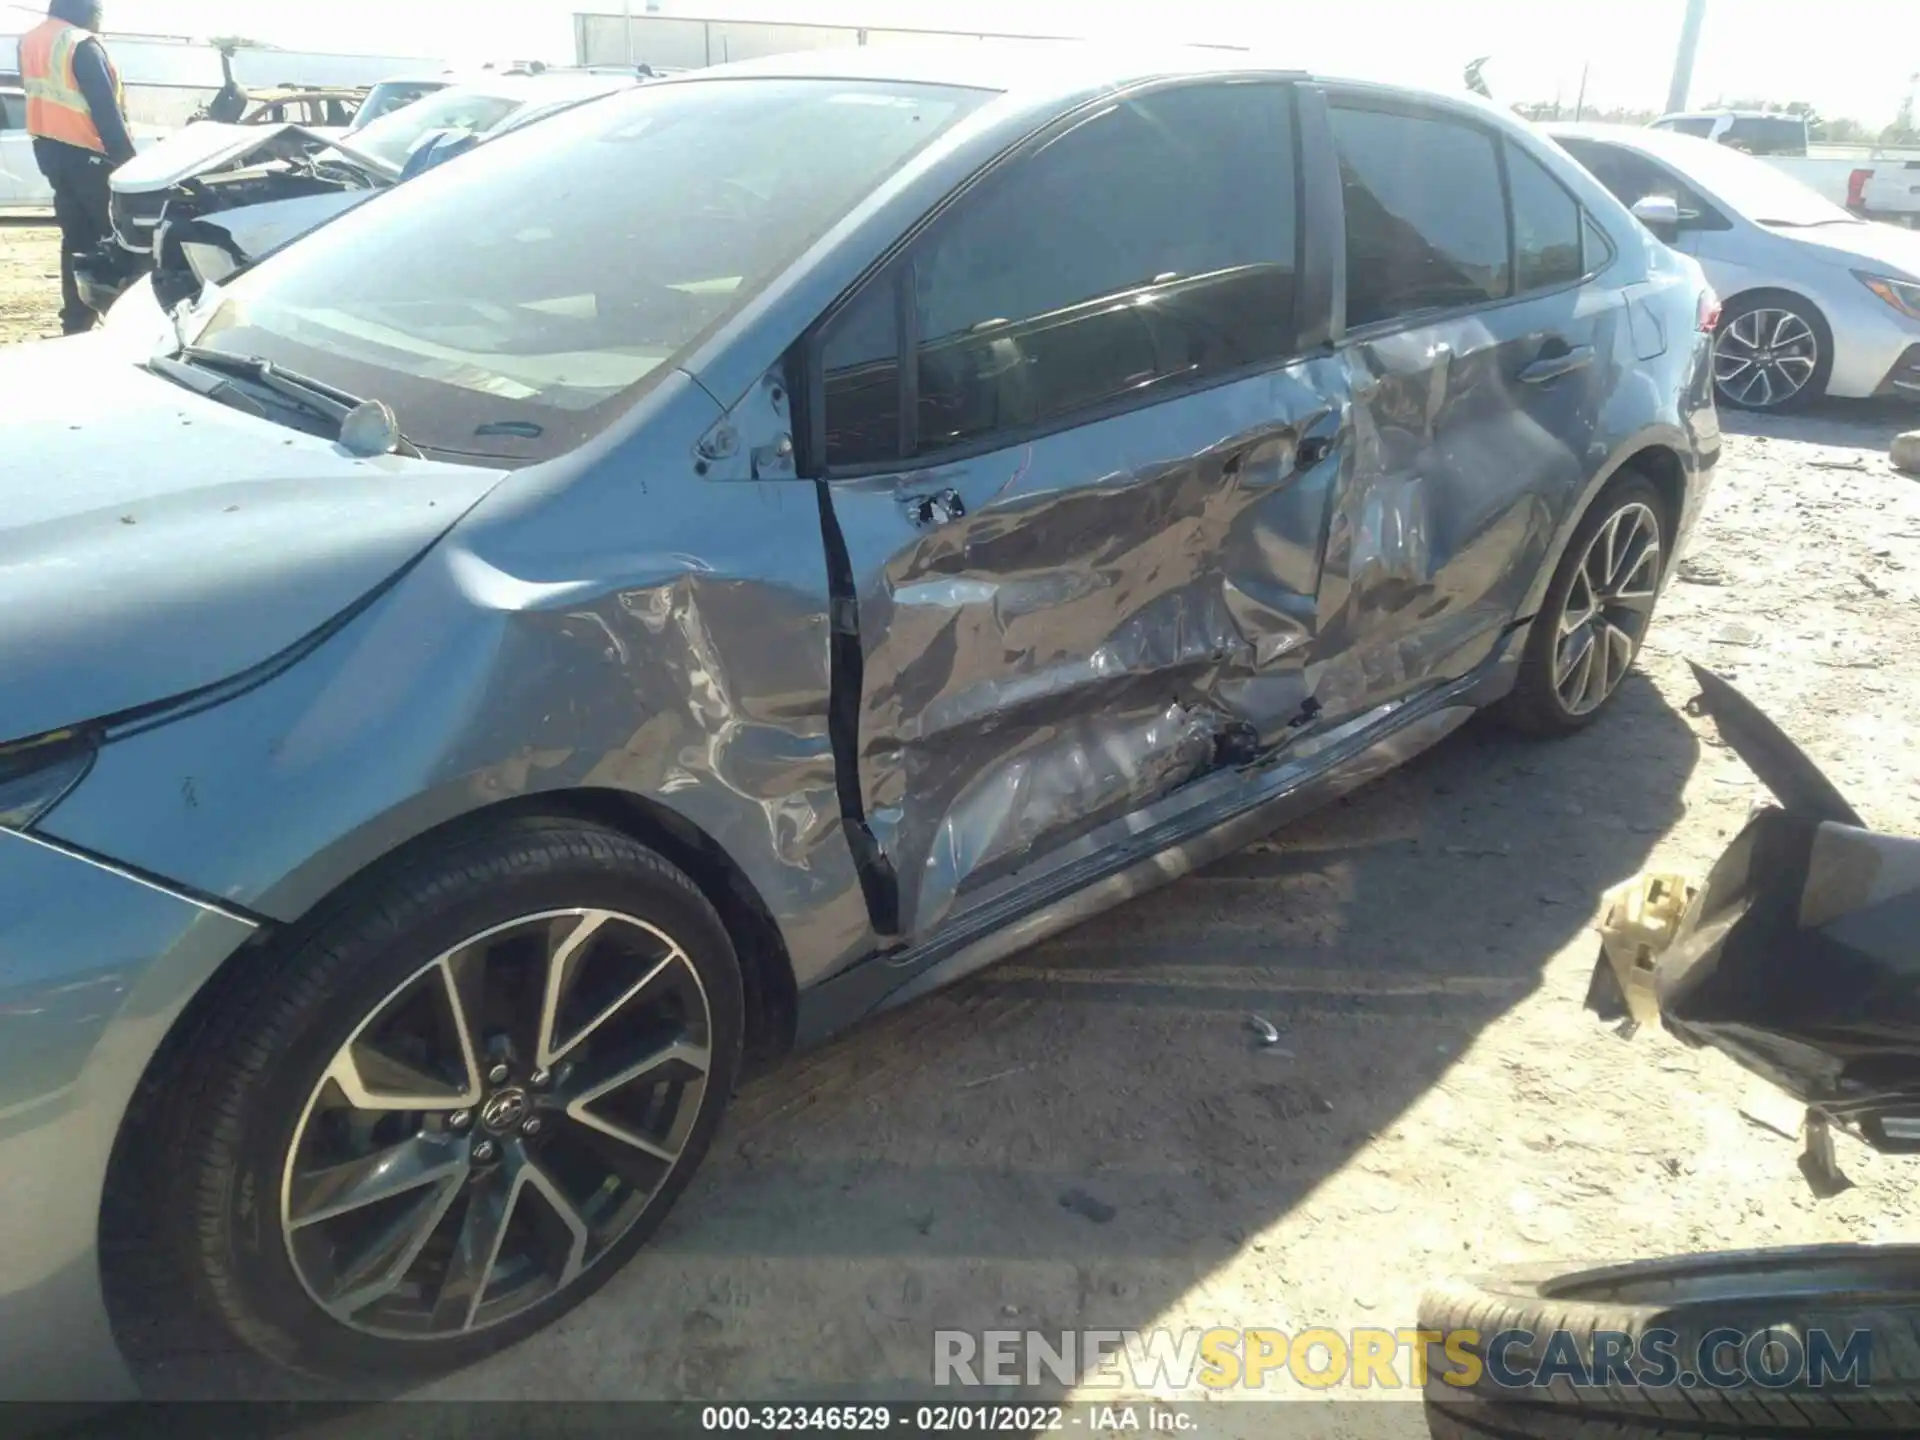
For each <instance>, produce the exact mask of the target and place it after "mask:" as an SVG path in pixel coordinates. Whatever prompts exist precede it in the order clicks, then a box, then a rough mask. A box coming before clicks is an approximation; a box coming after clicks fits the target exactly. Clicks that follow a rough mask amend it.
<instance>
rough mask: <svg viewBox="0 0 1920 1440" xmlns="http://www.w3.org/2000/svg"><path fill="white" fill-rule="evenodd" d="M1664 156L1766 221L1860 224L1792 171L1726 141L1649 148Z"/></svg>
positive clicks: (1715, 195)
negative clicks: (1743, 150) (1745, 151)
mask: <svg viewBox="0 0 1920 1440" xmlns="http://www.w3.org/2000/svg"><path fill="white" fill-rule="evenodd" d="M1647 148H1648V150H1649V152H1650V153H1651V154H1652V155H1653V156H1654V157H1655V158H1656V159H1659V160H1663V161H1665V162H1666V163H1667V164H1669V165H1671V166H1672V167H1673V168H1674V169H1675V170H1678V171H1679V172H1680V175H1681V177H1682V178H1683V179H1686V180H1691V181H1693V182H1695V183H1696V184H1697V185H1698V186H1699V188H1700V189H1701V190H1703V191H1705V192H1706V193H1707V194H1708V195H1709V196H1710V197H1711V198H1712V199H1714V200H1718V201H1719V202H1720V203H1721V204H1723V205H1725V206H1726V207H1727V208H1729V209H1731V210H1733V211H1735V212H1737V213H1738V214H1741V215H1744V216H1746V217H1747V219H1749V220H1757V221H1759V222H1760V223H1762V224H1764V225H1793V226H1800V225H1833V224H1845V225H1853V224H1858V223H1859V222H1858V221H1857V220H1855V218H1854V217H1853V216H1852V215H1849V214H1848V213H1847V212H1846V211H1845V210H1843V209H1841V208H1840V207H1839V206H1838V205H1835V204H1834V203H1833V202H1832V201H1831V200H1827V199H1823V198H1822V197H1821V196H1820V194H1819V193H1818V192H1816V191H1813V190H1809V189H1808V188H1807V187H1806V186H1804V185H1802V184H1801V183H1800V182H1799V181H1798V180H1795V179H1794V178H1793V177H1792V176H1791V175H1788V174H1787V173H1785V172H1784V171H1782V170H1777V169H1775V168H1774V167H1773V166H1772V165H1769V164H1768V163H1767V162H1766V161H1764V160H1756V159H1754V158H1753V157H1752V156H1751V155H1743V154H1741V153H1740V152H1739V151H1738V150H1729V149H1728V148H1727V147H1726V146H1724V145H1715V144H1712V143H1710V142H1703V143H1702V144H1699V145H1685V146H1684V148H1683V146H1682V144H1680V143H1676V144H1674V145H1671V146H1668V145H1661V146H1659V147H1658V148H1655V147H1653V146H1651V145H1650V146H1648V147H1647Z"/></svg>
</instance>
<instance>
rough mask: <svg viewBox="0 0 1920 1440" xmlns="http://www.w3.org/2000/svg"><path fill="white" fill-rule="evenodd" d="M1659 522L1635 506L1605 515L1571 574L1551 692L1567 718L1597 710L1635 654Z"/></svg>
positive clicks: (1650, 600) (1648, 608) (1653, 592)
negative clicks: (1562, 707) (1555, 696)
mask: <svg viewBox="0 0 1920 1440" xmlns="http://www.w3.org/2000/svg"><path fill="white" fill-rule="evenodd" d="M1660 555H1661V549H1660V520H1659V517H1658V516H1656V515H1655V514H1654V513H1653V510H1652V508H1651V507H1649V506H1647V505H1644V504H1642V503H1641V502H1639V501H1637V500H1636V501H1634V502H1633V503H1632V504H1629V505H1623V506H1621V507H1620V509H1618V510H1617V511H1615V512H1614V513H1613V514H1612V515H1611V516H1609V517H1608V519H1607V521H1606V523H1605V524H1603V525H1602V526H1601V527H1600V529H1599V531H1598V532H1597V533H1596V534H1595V535H1594V537H1593V540H1592V541H1591V542H1590V543H1589V544H1588V546H1587V553H1586V554H1585V555H1583V556H1581V558H1580V564H1579V566H1578V568H1576V569H1575V570H1574V572H1573V584H1572V585H1571V586H1569V587H1568V590H1567V598H1566V603H1565V604H1564V605H1563V606H1562V607H1561V611H1560V620H1559V632H1558V635H1557V637H1556V642H1555V645H1554V653H1553V688H1554V691H1555V693H1556V694H1557V695H1558V696H1559V697H1560V703H1561V704H1562V705H1563V706H1565V707H1566V710H1567V713H1568V714H1569V715H1586V714H1589V713H1591V712H1592V711H1594V710H1597V709H1599V708H1600V706H1601V704H1602V703H1604V702H1605V700H1606V699H1607V697H1608V696H1609V695H1611V694H1613V692H1614V691H1615V690H1617V689H1618V688H1619V687H1620V682H1621V681H1622V680H1623V679H1625V678H1626V674H1627V668H1628V667H1629V666H1630V665H1632V664H1633V657H1634V655H1635V654H1636V653H1638V651H1639V649H1640V641H1641V640H1642V639H1643V638H1644V637H1645V635H1646V633H1647V623H1648V621H1649V620H1651V619H1652V617H1653V606H1654V602H1655V601H1656V600H1657V599H1658V598H1659V590H1660Z"/></svg>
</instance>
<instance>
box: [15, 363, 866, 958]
mask: <svg viewBox="0 0 1920 1440" xmlns="http://www.w3.org/2000/svg"><path fill="white" fill-rule="evenodd" d="M648 404H649V405H650V407H651V408H652V409H653V411H654V422H653V423H651V424H648V425H646V426H642V427H639V428H638V429H636V430H634V431H631V432H629V433H628V438H626V439H625V440H624V441H621V442H618V443H613V444H610V445H608V446H606V447H603V448H601V449H598V450H596V451H593V452H591V453H587V454H585V455H583V457H581V458H580V459H579V460H578V461H577V463H572V464H570V465H562V466H560V467H556V468H554V469H553V470H551V471H550V472H549V473H547V474H544V475H538V474H535V473H534V472H527V473H526V474H525V475H523V476H519V477H515V479H514V480H510V481H509V482H508V483H507V484H506V485H504V486H503V487H502V488H501V490H500V491H498V492H496V494H495V495H494V496H493V497H491V499H490V500H489V501H487V502H484V503H483V504H482V505H481V506H480V507H479V508H478V509H477V510H476V511H475V512H474V513H473V514H472V515H471V516H469V518H468V521H467V522H465V523H463V524H462V525H461V526H460V527H458V528H457V529H456V530H455V533H454V534H453V535H451V536H450V537H448V539H447V540H446V541H444V542H443V543H442V545H441V546H440V547H438V548H437V549H435V550H434V551H433V552H432V553H431V554H429V555H428V556H427V557H426V558H425V560H424V561H423V562H422V563H421V564H420V565H419V566H418V567H417V568H416V569H415V570H414V571H412V572H411V573H410V574H409V575H408V576H407V577H406V578H405V580H403V581H402V582H401V583H400V584H399V585H397V586H396V587H395V588H394V589H393V590H392V591H390V592H389V593H388V594H386V595H384V596H382V597H381V598H380V599H379V600H378V601H376V602H375V603H374V604H373V605H372V606H370V607H369V608H368V609H367V610H366V611H365V612H364V613H363V614H361V615H359V616H357V617H356V618H355V619H354V620H353V621H352V623H351V624H349V625H348V626H346V627H345V628H344V629H342V630H341V631H340V632H339V633H337V634H335V635H333V636H332V637H330V638H329V639H328V640H327V641H326V642H325V643H324V644H322V645H320V646H318V647H317V648H316V649H315V650H314V651H313V653H311V654H310V655H308V656H307V657H306V658H304V659H302V660H301V661H300V662H299V663H298V664H297V665H294V666H292V667H291V668H289V669H287V670H286V671H284V672H283V673H281V674H279V675H277V676H275V677H274V678H272V679H271V680H270V681H268V682H267V683H264V684H262V685H260V686H258V687H256V688H254V689H252V690H250V691H248V692H247V693H245V694H241V695H237V696H235V697H233V698H232V699H229V700H228V701H226V702H225V703H223V704H221V705H219V706H218V707H216V708H213V709H209V710H206V711H204V712H203V713H200V714H196V715H193V716H190V717H185V718H182V719H180V720H178V721H176V722H174V723H172V724H169V725H164V726H160V727H156V728H152V729H149V730H147V731H145V732H144V733H140V734H136V735H129V736H125V737H121V738H117V739H115V740H113V741H112V743H109V744H108V745H107V746H106V747H105V748H104V749H103V750H102V752H101V754H100V757H99V760H98V762H97V763H96V765H95V768H94V770H93V773H92V774H91V775H90V776H89V777H88V779H87V780H86V782H84V783H83V784H82V785H81V786H80V787H79V788H78V789H77V790H76V792H75V793H74V794H73V795H71V796H70V797H69V798H68V799H67V800H65V801H64V802H63V803H62V804H61V805H60V807H59V808H58V809H56V810H55V811H54V812H53V813H52V815H51V816H49V817H48V818H47V819H46V820H45V821H43V822H42V823H43V825H44V827H45V828H46V830H47V831H48V832H49V833H51V834H52V835H54V836H57V837H59V838H60V839H62V840H65V841H68V842H70V843H72V844H74V845H78V846H84V847H86V848H88V849H90V850H92V851H95V852H96V853H100V854H104V855H109V856H112V857H114V858H116V859H118V860H119V861H121V862H122V863H124V864H128V865H133V866H138V867H141V868H143V869H146V870H148V871H151V872H152V873H155V874H160V875H165V876H168V877H170V878H172V879H173V880H175V881H176V882H177V883H180V884H184V885H188V886H191V887H193V888H194V889H196V890H198V891H199V892H201V893H204V894H207V895H209V896H213V897H218V898H220V899H222V900H224V901H226V902H228V903H231V904H234V905H238V906H243V907H246V908H247V909H249V910H251V911H254V912H257V913H259V914H262V915H265V916H268V917H271V918H273V919H276V920H283V921H291V920H295V919H297V918H299V917H300V916H302V915H304V914H306V913H307V912H308V911H309V910H310V909H311V908H312V907H313V906H314V905H315V904H317V903H318V902H319V901H320V900H321V899H323V898H325V897H326V896H327V895H329V894H330V893H332V892H333V891H334V890H336V889H337V888H338V887H339V886H341V885H342V884H344V883H346V882H347V881H348V880H349V879H351V878H352V877H353V876H355V875H357V874H359V873H360V872H361V871H363V870H365V869H366V868H367V867H368V866H370V865H373V864H375V863H377V862H378V861H379V860H380V859H381V858H382V857H384V856H386V855H388V854H390V853H391V852H392V851H393V850H394V849H396V848H397V847H399V846H401V845H405V844H408V843H409V842H411V841H414V840H417V839H419V838H420V837H421V836H424V835H426V834H427V833H428V832H429V831H431V830H433V829H434V828H435V827H437V826H440V825H444V824H446V823H448V822H450V821H454V820H459V819H462V818H463V817H468V816H473V815H476V814H479V813H481V812H484V811H485V810H487V809H489V808H491V807H494V806H497V805H501V804H505V803H509V802H516V801H518V802H525V801H528V800H537V799H538V797H540V796H542V795H560V794H564V793H572V792H578V791H582V790H611V791H616V792H619V793H622V794H625V795H631V796H637V797H641V798H643V799H644V800H646V801H648V802H650V803H651V804H653V805H656V806H659V807H660V808H662V809H664V810H666V811H668V812H670V813H671V814H673V815H675V816H678V817H680V819H682V820H683V821H684V822H685V823H686V825H687V826H689V827H691V828H692V829H694V830H696V831H698V832H699V833H701V834H703V835H704V836H706V837H707V838H709V839H710V840H711V841H712V842H713V843H714V844H716V845H717V846H719V847H720V848H721V849H722V850H724V852H725V853H726V854H727V855H728V856H729V857H731V859H732V860H733V861H734V863H735V864H736V865H737V867H738V868H739V870H740V871H741V872H742V873H744V875H745V876H746V877H747V879H748V881H749V883H751V884H752V885H753V887H754V888H755V890H756V891H757V892H758V897H759V899H760V900H761V901H762V902H763V903H764V904H765V906H766V908H767V910H768V911H769V912H770V913H771V915H772V916H773V918H774V921H775V923H776V924H777V925H778V926H779V928H780V930H781V934H782V937H783V939H784V941H785V942H786V946H787V949H788V953H789V955H790V957H791V959H792V961H793V963H794V966H795V971H796V978H797V979H798V980H799V981H800V983H802V984H804V983H806V982H807V980H808V979H809V978H810V977H811V976H817V975H818V974H819V973H822V972H824V971H826V970H830V969H832V968H834V967H835V966H837V965H839V964H843V963H845V962H847V961H848V960H850V959H852V958H854V957H855V956H856V955H857V954H858V953H862V952H863V951H864V950H865V949H866V948H867V947H868V946H869V945H870V944H871V940H870V937H869V936H868V933H867V930H866V925H865V906H864V901H863V900H862V898H861V894H860V889H859V884H858V879H857V875H856V873H855V871H854V869H853V866H852V860H851V852H850V851H849V849H848V847H847V845H846V843H845V840H844V838H843V835H842V833H841V828H840V810H839V804H838V797H837V791H836V788H835V772H834V763H833V755H832V750H831V746H830V743H829V740H828V734H827V720H826V716H827V678H828V676H827V642H828V632H829V623H828V611H827V606H828V596H827V576H826V565H825V561H824V558H823V555H822V547H821V540H820V530H819V522H818V512H817V507H816V503H815V499H814V495H813V490H812V487H811V486H810V485H806V484H802V483H799V482H794V481H768V482H747V483H740V482H727V483H714V482H709V481H707V480H704V479H702V478H700V477H699V476H698V475H697V474H696V473H695V469H694V466H695V460H696V456H695V451H694V441H695V440H697V438H698V437H699V436H700V435H701V434H703V433H704V432H705V430H706V429H707V428H708V427H709V426H710V425H711V424H712V423H713V421H714V420H715V419H716V418H717V417H718V413H719V412H718V410H717V407H716V406H715V405H714V404H713V402H712V401H711V399H710V398H708V397H707V396H706V395H705V393H704V392H703V391H700V390H699V389H698V387H696V386H694V385H693V384H692V383H691V381H687V380H684V379H681V380H673V381H669V382H667V383H666V384H664V385H663V386H662V387H661V392H658V393H656V395H655V396H654V397H653V398H652V399H651V400H650V401H649V402H648Z"/></svg>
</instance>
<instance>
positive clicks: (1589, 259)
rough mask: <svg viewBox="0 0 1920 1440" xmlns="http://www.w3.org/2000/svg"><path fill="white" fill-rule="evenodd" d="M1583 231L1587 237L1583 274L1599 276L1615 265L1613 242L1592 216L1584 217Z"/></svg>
mask: <svg viewBox="0 0 1920 1440" xmlns="http://www.w3.org/2000/svg"><path fill="white" fill-rule="evenodd" d="M1581 218H1582V221H1583V224H1582V229H1583V231H1584V233H1585V236H1586V257H1585V265H1584V267H1583V271H1582V273H1584V274H1587V275H1597V274H1598V273H1599V272H1600V271H1602V270H1604V269H1606V268H1607V266H1609V265H1611V264H1612V263H1613V257H1614V253H1615V252H1614V248H1613V241H1612V239H1611V238H1609V237H1608V235H1607V232H1606V231H1604V230H1602V229H1601V228H1600V222H1599V221H1598V220H1595V219H1594V218H1593V216H1591V215H1583V216H1582V217H1581Z"/></svg>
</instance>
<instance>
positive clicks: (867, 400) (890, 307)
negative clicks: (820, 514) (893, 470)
mask: <svg viewBox="0 0 1920 1440" xmlns="http://www.w3.org/2000/svg"><path fill="white" fill-rule="evenodd" d="M896 293H897V291H896V288H895V286H894V285H892V284H882V285H870V286H868V287H867V289H866V290H865V291H863V292H862V293H861V294H860V295H859V296H857V297H856V298H855V299H854V302H853V304H851V305H850V306H848V307H847V309H845V310H844V311H842V312H841V313H840V315H838V316H837V317H836V318H835V320H834V323H833V328H832V329H831V330H830V331H828V333H827V340H826V345H825V347H824V349H823V350H822V352H821V365H820V369H821V372H822V375H821V379H822V382H823V384H824V386H825V389H826V412H827V428H826V434H825V435H824V436H822V437H821V441H822V451H823V453H824V455H825V458H826V462H827V464H828V465H829V466H841V467H844V466H848V465H871V464H875V463H877V462H879V461H883V460H895V459H898V458H899V456H900V333H899V322H898V316H897V314H896V306H895V303H894V296H895V294H896Z"/></svg>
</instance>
